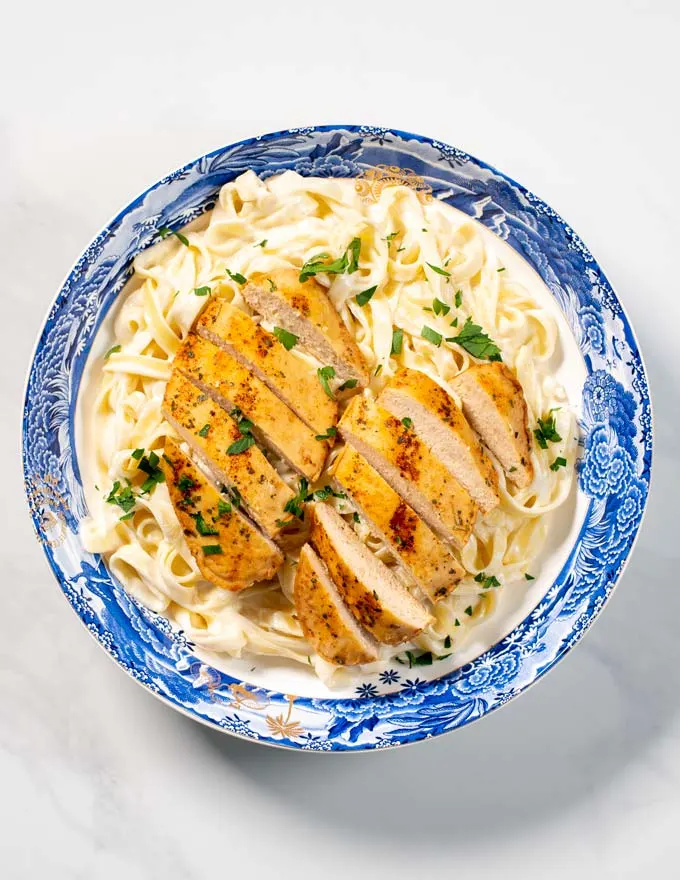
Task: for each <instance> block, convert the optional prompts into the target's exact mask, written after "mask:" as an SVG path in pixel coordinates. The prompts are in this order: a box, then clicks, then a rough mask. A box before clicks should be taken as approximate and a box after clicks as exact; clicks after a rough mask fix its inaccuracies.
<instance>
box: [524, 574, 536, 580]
mask: <svg viewBox="0 0 680 880" xmlns="http://www.w3.org/2000/svg"><path fill="white" fill-rule="evenodd" d="M524 578H525V580H527V581H535V580H536V578H535V577H534V576H533V574H529V572H527V573H526V574H525V575H524Z"/></svg>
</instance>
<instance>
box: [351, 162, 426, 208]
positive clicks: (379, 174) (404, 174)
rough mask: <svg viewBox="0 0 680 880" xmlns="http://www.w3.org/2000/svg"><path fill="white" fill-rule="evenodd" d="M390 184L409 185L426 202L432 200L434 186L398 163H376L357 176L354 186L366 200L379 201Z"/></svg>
mask: <svg viewBox="0 0 680 880" xmlns="http://www.w3.org/2000/svg"><path fill="white" fill-rule="evenodd" d="M388 186H407V187H408V188H409V189H412V190H413V191H414V192H415V194H416V195H417V196H418V199H419V200H420V201H421V202H422V203H423V204H426V203H427V202H430V201H432V187H431V186H430V185H429V184H428V183H425V179H424V178H423V177H421V176H420V175H419V174H416V172H415V171H413V170H412V169H411V168H400V167H399V166H398V165H376V166H375V168H367V169H366V171H364V172H363V173H362V174H361V176H360V177H357V179H356V183H355V185H354V188H355V189H356V191H357V192H358V193H359V195H360V196H361V198H362V199H363V200H364V201H365V202H377V201H378V200H379V199H380V196H381V195H382V191H383V190H384V189H385V187H388Z"/></svg>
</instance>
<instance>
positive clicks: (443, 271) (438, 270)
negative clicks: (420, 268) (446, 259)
mask: <svg viewBox="0 0 680 880" xmlns="http://www.w3.org/2000/svg"><path fill="white" fill-rule="evenodd" d="M425 265H426V266H429V267H430V269H432V271H433V272H436V273H437V275H443V276H444V277H445V278H450V277H451V273H450V272H447V271H446V269H442V267H441V266H433V265H432V263H428V262H426V263H425Z"/></svg>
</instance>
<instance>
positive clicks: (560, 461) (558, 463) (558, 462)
mask: <svg viewBox="0 0 680 880" xmlns="http://www.w3.org/2000/svg"><path fill="white" fill-rule="evenodd" d="M566 466H567V459H566V458H562V456H561V455H560V456H558V457H557V458H556V459H555V461H554V462H553V463H552V464H551V465H550V470H551V471H558V470H559V469H560V468H561V467H566Z"/></svg>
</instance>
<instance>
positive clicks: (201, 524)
mask: <svg viewBox="0 0 680 880" xmlns="http://www.w3.org/2000/svg"><path fill="white" fill-rule="evenodd" d="M191 516H192V518H193V520H194V522H195V523H196V531H197V532H198V534H199V535H203V536H204V537H205V536H206V535H219V532H218V531H217V530H216V529H211V528H210V526H209V525H208V524H207V523H206V521H205V520H204V519H203V514H202V513H192V514H191Z"/></svg>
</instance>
